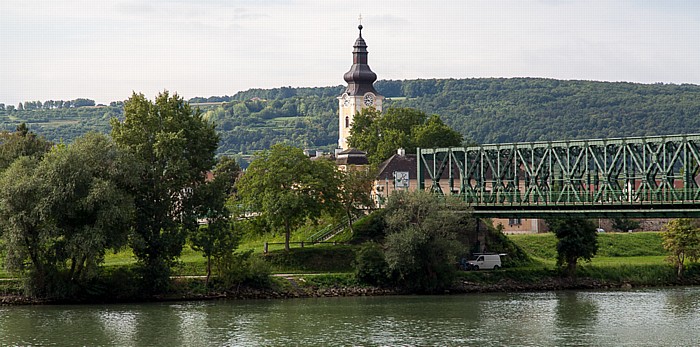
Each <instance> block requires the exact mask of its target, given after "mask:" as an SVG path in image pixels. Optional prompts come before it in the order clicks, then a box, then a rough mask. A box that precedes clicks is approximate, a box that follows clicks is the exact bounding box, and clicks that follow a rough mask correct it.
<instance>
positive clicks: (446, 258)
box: [384, 191, 474, 292]
mask: <svg viewBox="0 0 700 347" xmlns="http://www.w3.org/2000/svg"><path fill="white" fill-rule="evenodd" d="M386 209H387V212H386V223H387V230H388V231H389V232H388V234H387V236H386V241H385V249H386V251H385V252H384V255H385V258H386V262H387V264H388V265H389V269H390V270H391V271H392V275H393V276H396V281H397V282H396V283H397V284H398V285H400V286H402V287H404V288H405V289H407V290H411V291H417V292H436V291H439V290H441V289H444V288H446V287H448V286H450V285H451V284H452V280H453V279H454V277H455V273H456V266H455V264H456V263H457V255H458V254H461V253H463V252H465V250H466V247H465V245H464V244H463V243H462V242H461V241H460V234H462V233H464V232H465V230H473V228H474V226H473V223H472V221H473V217H472V215H471V213H469V212H468V207H467V206H466V205H464V203H463V202H461V201H459V200H456V199H452V198H450V197H438V196H437V195H434V194H431V193H429V192H424V191H416V192H411V193H406V192H397V193H395V194H393V195H391V197H390V198H389V202H388V203H387V207H386Z"/></svg>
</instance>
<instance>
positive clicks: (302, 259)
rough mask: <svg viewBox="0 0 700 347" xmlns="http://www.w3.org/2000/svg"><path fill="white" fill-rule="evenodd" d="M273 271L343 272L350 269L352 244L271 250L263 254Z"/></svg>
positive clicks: (352, 252) (352, 253) (353, 254)
mask: <svg viewBox="0 0 700 347" xmlns="http://www.w3.org/2000/svg"><path fill="white" fill-rule="evenodd" d="M264 259H265V261H267V263H269V264H270V265H271V266H272V268H273V269H274V270H275V271H283V272H307V271H314V272H345V271H348V272H349V271H352V270H353V266H352V261H353V259H355V250H354V248H353V247H352V246H346V245H336V246H325V245H324V246H313V247H304V248H292V249H291V250H290V251H284V250H279V251H272V252H270V253H268V254H266V255H265V256H264Z"/></svg>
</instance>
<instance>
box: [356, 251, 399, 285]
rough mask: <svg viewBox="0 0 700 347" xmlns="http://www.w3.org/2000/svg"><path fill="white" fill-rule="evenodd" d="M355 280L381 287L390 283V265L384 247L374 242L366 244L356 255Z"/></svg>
mask: <svg viewBox="0 0 700 347" xmlns="http://www.w3.org/2000/svg"><path fill="white" fill-rule="evenodd" d="M353 265H354V267H355V278H357V280H358V281H359V282H360V283H365V284H369V285H375V286H380V285H384V284H386V283H389V281H390V271H389V265H388V264H387V263H386V260H385V259H384V251H383V250H382V246H381V245H379V244H377V243H374V242H366V243H364V244H363V245H362V246H361V247H360V249H358V250H357V254H356V255H355V262H354V263H353Z"/></svg>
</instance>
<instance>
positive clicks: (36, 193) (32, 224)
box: [0, 133, 133, 296]
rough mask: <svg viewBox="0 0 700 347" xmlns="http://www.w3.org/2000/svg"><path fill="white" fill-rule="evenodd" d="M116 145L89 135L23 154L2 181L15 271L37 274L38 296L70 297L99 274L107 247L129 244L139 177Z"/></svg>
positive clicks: (33, 277)
mask: <svg viewBox="0 0 700 347" xmlns="http://www.w3.org/2000/svg"><path fill="white" fill-rule="evenodd" d="M128 167H129V166H128V165H126V164H125V162H124V161H123V158H122V157H121V155H120V153H119V152H118V151H117V149H116V146H115V145H114V144H113V143H112V142H111V141H110V140H109V139H108V138H107V137H106V136H104V135H98V134H94V133H93V134H88V135H86V136H85V137H83V138H80V139H78V140H76V142H74V143H73V144H72V145H70V146H65V145H61V146H56V147H54V148H53V149H52V150H51V151H50V152H49V153H47V154H46V156H44V157H43V159H41V161H39V160H38V159H37V158H30V157H20V158H19V159H18V160H16V161H14V162H13V163H12V165H10V167H9V168H8V169H7V170H6V171H5V172H4V173H3V175H2V178H0V191H1V193H0V201H1V202H2V203H0V223H1V224H2V229H3V231H4V234H3V238H4V240H5V245H6V246H7V249H8V255H7V257H6V262H7V266H8V268H9V269H11V270H13V271H17V272H22V271H24V270H28V271H29V279H30V288H31V289H32V291H33V292H34V294H36V295H40V296H41V295H48V296H62V295H69V294H70V292H69V291H70V288H69V287H68V286H66V285H65V284H67V283H72V284H74V285H75V284H80V283H85V282H86V281H88V280H90V279H92V278H94V277H95V276H96V274H97V271H96V270H97V267H98V265H99V264H100V263H101V262H102V260H103V259H104V254H105V251H106V250H107V249H115V250H116V249H118V248H120V247H121V246H123V245H125V244H126V241H127V234H128V225H129V223H130V221H131V217H132V211H133V205H132V199H131V196H130V195H129V194H128V193H127V192H126V190H125V189H124V187H125V186H126V181H128V180H129V179H130V177H131V175H129V174H128V173H127V172H124V171H123V170H124V169H125V168H128Z"/></svg>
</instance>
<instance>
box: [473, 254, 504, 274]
mask: <svg viewBox="0 0 700 347" xmlns="http://www.w3.org/2000/svg"><path fill="white" fill-rule="evenodd" d="M475 255H476V259H474V260H470V261H468V262H467V264H466V270H491V269H493V270H498V269H499V268H500V267H501V256H502V255H505V254H475Z"/></svg>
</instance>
